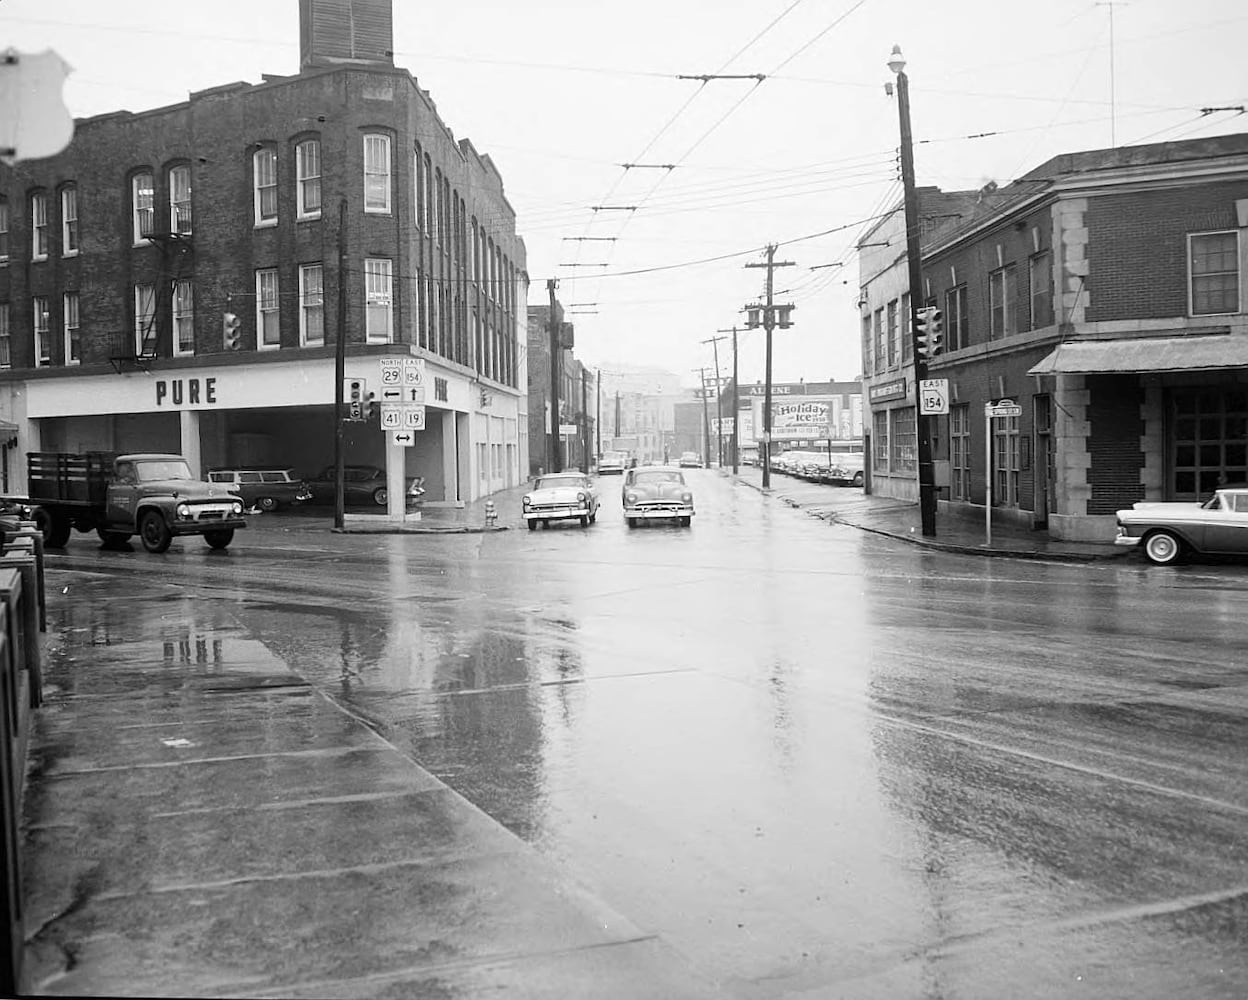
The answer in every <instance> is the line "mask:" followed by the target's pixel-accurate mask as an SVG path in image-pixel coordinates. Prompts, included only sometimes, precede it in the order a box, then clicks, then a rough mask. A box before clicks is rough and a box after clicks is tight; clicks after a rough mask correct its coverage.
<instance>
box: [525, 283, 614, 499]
mask: <svg viewBox="0 0 1248 1000" xmlns="http://www.w3.org/2000/svg"><path fill="white" fill-rule="evenodd" d="M554 308H555V318H556V321H557V323H558V324H559V348H558V349H559V355H558V359H557V360H558V371H557V373H556V372H553V371H552V370H551V364H550V346H551V343H550V342H551V335H550V306H549V305H541V306H529V307H528V372H529V376H528V397H529V398H528V407H529V415H528V436H529V451H528V456H527V458H528V470H529V475H532V476H536V475H539V474H540V473H541V472H551V471H553V466H554V465H555V464H556V458H555V449H558V462H557V464H558V467H559V469H560V470H561V471H569V470H572V469H588V468H590V467H591V466H592V465H593V464H594V462H593V455H594V449H595V438H596V435H597V432H598V431H597V421H596V419H595V407H594V402H595V388H596V387H595V384H594V383H595V380H594V373H593V372H592V371H590V370H589V369H588V368H586V367H585V365H583V364H582V363H581V362H580V361H578V360H577V359H576V358H575V357H574V356H573V354H572V348H573V347H574V346H575V334H576V328H575V326H574V325H573V324H572V323H570V322H568V321H567V320H565V319H564V312H563V305H562V304H561V303H560V302H558V301H556V302H555V307H554ZM555 378H558V380H559V390H558V397H559V405H558V421H557V424H558V427H559V428H568V427H574V428H576V430H575V433H572V434H558V436H557V437H555V436H553V435H555V433H556V429H557V428H552V426H551V420H550V397H551V388H552V380H553V379H555ZM587 456H588V458H589V462H588V464H586V459H587Z"/></svg>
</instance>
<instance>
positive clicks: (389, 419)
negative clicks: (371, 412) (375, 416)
mask: <svg viewBox="0 0 1248 1000" xmlns="http://www.w3.org/2000/svg"><path fill="white" fill-rule="evenodd" d="M406 409H407V407H405V406H396V405H395V404H394V403H382V404H381V426H382V429H383V430H388V431H389V430H397V429H399V428H400V427H402V426H403V413H404V411H405V410H406Z"/></svg>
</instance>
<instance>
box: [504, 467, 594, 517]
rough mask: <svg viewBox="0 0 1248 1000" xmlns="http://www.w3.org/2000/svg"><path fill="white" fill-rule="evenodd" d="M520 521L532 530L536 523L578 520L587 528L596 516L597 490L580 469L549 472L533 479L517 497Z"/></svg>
mask: <svg viewBox="0 0 1248 1000" xmlns="http://www.w3.org/2000/svg"><path fill="white" fill-rule="evenodd" d="M521 504H522V505H523V507H524V520H525V523H527V524H528V526H529V530H530V531H532V530H533V529H534V528H536V527H537V526H538V524H539V523H541V524H544V525H546V526H547V527H549V526H550V522H551V521H573V520H579V521H580V522H581V527H582V528H587V527H589V525H591V524H593V523H594V521H596V520H597V519H598V491H597V490H596V489H595V488H594V481H593V480H592V479H591V478H590V477H589V476H587V475H586V474H585V473H583V472H552V473H549V474H548V475H545V476H538V477H537V478H536V479H534V480H533V488H532V489H531V490H529V492H528V493H526V494H525V495H524V499H523V500H521Z"/></svg>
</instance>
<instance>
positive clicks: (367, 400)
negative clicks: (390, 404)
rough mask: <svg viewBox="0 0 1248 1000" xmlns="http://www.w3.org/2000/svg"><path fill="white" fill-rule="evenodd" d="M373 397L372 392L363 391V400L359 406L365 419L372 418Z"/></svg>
mask: <svg viewBox="0 0 1248 1000" xmlns="http://www.w3.org/2000/svg"><path fill="white" fill-rule="evenodd" d="M373 398H374V395H373V393H371V392H366V393H364V398H363V400H361V403H360V406H361V409H362V411H363V414H364V419H365V420H372V419H373Z"/></svg>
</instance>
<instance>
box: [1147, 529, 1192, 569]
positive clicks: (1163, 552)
mask: <svg viewBox="0 0 1248 1000" xmlns="http://www.w3.org/2000/svg"><path fill="white" fill-rule="evenodd" d="M1144 555H1145V556H1147V557H1148V561H1149V562H1151V563H1154V564H1155V565H1157V566H1172V565H1174V564H1175V563H1177V562H1178V561H1179V560H1180V559H1182V558H1183V543H1182V542H1181V541H1179V538H1178V536H1177V535H1175V534H1174V533H1173V532H1170V531H1154V532H1153V533H1152V534H1151V535H1149V536H1148V537H1147V538H1145V539H1144Z"/></svg>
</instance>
